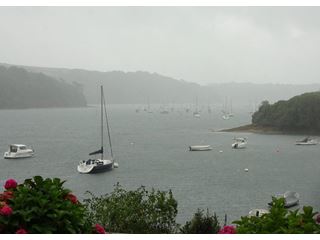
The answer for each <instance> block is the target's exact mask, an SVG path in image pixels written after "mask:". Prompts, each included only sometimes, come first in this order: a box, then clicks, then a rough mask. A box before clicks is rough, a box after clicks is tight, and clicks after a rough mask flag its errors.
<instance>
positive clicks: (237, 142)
mask: <svg viewBox="0 0 320 240" xmlns="http://www.w3.org/2000/svg"><path fill="white" fill-rule="evenodd" d="M247 144H248V141H247V138H242V137H241V138H234V142H233V143H232V144H231V147H232V148H233V149H243V148H246V147H247ZM295 144H296V145H301V146H304V145H305V146H307V145H317V144H318V141H317V140H315V139H312V138H310V137H305V138H303V139H302V140H298V141H296V143H295ZM212 149H213V148H212V147H211V145H192V146H189V150H190V151H210V150H212Z"/></svg>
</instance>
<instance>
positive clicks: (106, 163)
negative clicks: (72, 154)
mask: <svg viewBox="0 0 320 240" xmlns="http://www.w3.org/2000/svg"><path fill="white" fill-rule="evenodd" d="M112 168H113V161H112V160H87V161H83V162H80V163H79V165H78V168H77V169H78V172H79V173H100V172H106V171H109V170H112Z"/></svg>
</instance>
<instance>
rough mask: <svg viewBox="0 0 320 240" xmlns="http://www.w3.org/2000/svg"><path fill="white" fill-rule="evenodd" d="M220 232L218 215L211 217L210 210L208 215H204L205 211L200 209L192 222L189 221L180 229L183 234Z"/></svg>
mask: <svg viewBox="0 0 320 240" xmlns="http://www.w3.org/2000/svg"><path fill="white" fill-rule="evenodd" d="M219 230H220V224H219V221H218V218H217V216H216V214H215V213H214V215H210V214H209V210H208V209H207V213H206V215H204V213H203V210H201V209H198V210H197V212H196V213H195V214H194V215H193V218H192V219H191V221H187V222H186V223H185V225H184V226H183V227H181V228H180V232H181V233H187V234H213V233H218V232H219Z"/></svg>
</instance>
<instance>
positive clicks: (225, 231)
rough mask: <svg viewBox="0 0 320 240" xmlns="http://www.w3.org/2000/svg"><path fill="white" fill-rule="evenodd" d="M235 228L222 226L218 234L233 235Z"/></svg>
mask: <svg viewBox="0 0 320 240" xmlns="http://www.w3.org/2000/svg"><path fill="white" fill-rule="evenodd" d="M235 233H236V228H235V227H234V226H224V227H223V228H221V229H220V230H219V232H218V234H235Z"/></svg>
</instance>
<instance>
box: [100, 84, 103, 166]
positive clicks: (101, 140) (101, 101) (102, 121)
mask: <svg viewBox="0 0 320 240" xmlns="http://www.w3.org/2000/svg"><path fill="white" fill-rule="evenodd" d="M100 88H101V103H100V105H101V106H100V107H101V160H103V86H102V85H101V87H100Z"/></svg>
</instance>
